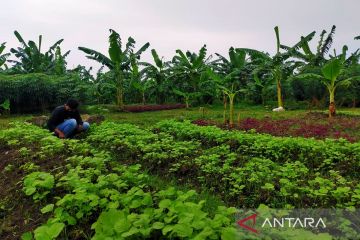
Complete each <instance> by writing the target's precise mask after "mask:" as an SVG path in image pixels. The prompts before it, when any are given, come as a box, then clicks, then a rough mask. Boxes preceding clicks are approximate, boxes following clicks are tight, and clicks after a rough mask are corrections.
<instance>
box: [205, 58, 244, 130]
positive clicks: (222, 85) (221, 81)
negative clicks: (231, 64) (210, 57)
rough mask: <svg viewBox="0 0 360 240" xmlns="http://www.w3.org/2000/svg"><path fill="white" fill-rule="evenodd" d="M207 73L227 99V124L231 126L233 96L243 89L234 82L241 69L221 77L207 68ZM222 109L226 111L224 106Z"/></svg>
mask: <svg viewBox="0 0 360 240" xmlns="http://www.w3.org/2000/svg"><path fill="white" fill-rule="evenodd" d="M244 58H245V56H244ZM207 74H208V75H209V77H210V78H211V79H212V80H213V81H214V82H215V83H216V85H217V87H218V89H220V90H221V91H222V92H223V93H224V94H225V95H226V96H227V97H228V99H229V125H230V127H233V125H234V103H235V97H236V95H237V94H238V93H240V92H241V91H243V89H240V87H239V86H236V85H238V84H236V82H237V81H236V79H237V77H238V76H239V75H240V74H241V69H234V70H233V72H231V73H229V74H227V75H226V76H224V77H223V76H221V75H219V74H217V73H215V72H214V71H213V70H212V69H210V68H208V69H207ZM224 111H226V108H225V109H224Z"/></svg>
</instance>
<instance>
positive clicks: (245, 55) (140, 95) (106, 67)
mask: <svg viewBox="0 0 360 240" xmlns="http://www.w3.org/2000/svg"><path fill="white" fill-rule="evenodd" d="M335 30H336V26H333V27H332V28H331V30H330V31H329V32H327V31H326V30H323V31H322V32H321V33H320V35H319V36H318V43H317V46H316V48H315V49H311V47H310V43H311V42H312V41H315V40H314V38H315V36H316V32H315V31H314V32H311V33H309V34H307V35H305V36H301V37H300V39H299V41H298V42H297V43H296V44H294V45H293V46H287V45H285V44H283V43H282V42H281V41H280V33H279V28H278V27H275V28H274V32H275V44H274V46H275V47H276V52H275V54H274V55H272V56H271V55H270V54H268V53H266V52H263V51H260V50H256V49H248V48H235V47H230V48H229V51H228V56H222V55H221V54H218V53H215V54H214V55H209V54H208V52H207V47H206V45H204V46H203V47H202V48H201V49H200V50H199V51H198V52H191V51H186V52H184V51H182V50H180V49H178V50H176V54H175V56H174V57H173V58H172V59H171V60H168V61H167V60H165V59H164V58H161V57H159V54H158V53H157V51H156V50H155V49H151V54H152V57H153V62H152V63H150V62H144V61H141V55H142V54H143V53H144V52H145V51H147V50H148V49H149V47H150V44H149V43H146V44H144V45H143V46H141V47H140V48H136V47H135V44H136V41H135V40H134V39H133V38H132V37H129V38H128V39H127V41H126V42H125V41H123V40H122V39H121V37H120V35H119V34H118V33H117V32H116V31H114V30H112V29H110V35H109V48H108V53H107V54H103V53H100V52H98V51H96V50H93V49H91V48H88V47H79V48H78V49H79V50H80V51H82V52H84V53H85V54H86V57H87V58H89V59H92V60H94V61H96V62H98V63H100V64H101V65H102V67H101V68H100V70H99V71H98V72H97V73H95V74H92V68H86V67H84V66H82V65H78V67H76V68H74V69H68V68H67V62H66V58H67V57H68V55H69V53H70V51H66V52H65V53H63V51H62V49H61V43H62V42H63V39H61V40H59V41H57V42H55V43H54V44H53V45H51V47H50V48H49V49H47V50H46V51H43V49H42V36H41V35H40V36H39V38H38V41H37V43H35V41H32V40H29V41H27V42H26V41H25V40H24V39H23V37H22V36H21V35H20V33H19V32H17V31H15V32H14V35H15V37H16V38H17V40H18V41H19V43H20V45H21V46H20V47H17V48H11V49H10V53H5V50H6V44H5V43H3V44H1V45H0V73H1V74H3V75H19V74H32V73H44V74H48V75H53V76H64V75H69V76H74V75H76V76H77V78H79V79H80V80H81V81H82V82H84V83H86V84H88V87H89V89H90V92H91V94H90V97H89V98H91V99H88V100H89V102H95V103H116V104H117V106H118V107H119V108H120V109H123V108H124V105H125V103H127V104H128V103H135V102H137V103H138V102H142V103H143V104H145V103H147V102H151V103H157V104H163V103H166V102H176V101H183V102H185V103H186V105H187V106H190V104H198V105H200V104H213V103H214V102H215V101H219V100H221V101H223V102H224V104H225V106H226V104H229V111H230V116H233V111H234V110H233V109H234V102H235V100H236V99H238V100H242V99H247V100H251V101H252V102H254V103H257V104H265V103H266V102H267V101H269V100H273V99H276V102H277V106H278V107H279V108H283V107H284V99H289V98H292V99H295V100H298V101H302V100H308V101H313V102H316V101H320V100H321V99H322V100H323V102H326V103H327V104H328V105H329V115H330V116H333V115H334V114H335V112H336V107H335V105H336V102H339V101H336V99H335V93H336V92H337V91H339V90H340V92H341V99H342V100H341V101H346V102H351V103H352V105H353V106H356V105H357V103H358V99H359V97H360V95H359V91H358V90H360V79H359V76H360V64H359V58H360V50H359V49H357V50H356V51H355V52H352V53H349V51H348V47H347V46H343V48H342V49H341V50H340V51H336V50H335V49H331V46H332V43H333V41H334V34H335ZM359 39H360V36H357V37H355V38H354V40H359ZM331 50H332V51H331ZM10 56H14V57H15V58H16V60H10V59H9V57H10ZM325 98H327V100H326V99H325ZM344 99H345V100H344ZM0 100H1V99H0ZM341 101H340V103H341ZM230 120H231V119H230Z"/></svg>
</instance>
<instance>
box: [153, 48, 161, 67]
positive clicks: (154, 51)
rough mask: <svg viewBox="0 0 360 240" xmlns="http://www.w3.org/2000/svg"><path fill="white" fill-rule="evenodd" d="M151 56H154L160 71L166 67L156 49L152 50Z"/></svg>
mask: <svg viewBox="0 0 360 240" xmlns="http://www.w3.org/2000/svg"><path fill="white" fill-rule="evenodd" d="M151 55H152V56H153V59H154V62H155V64H156V66H157V67H158V68H160V69H162V68H163V67H164V65H163V62H162V60H161V59H160V58H159V55H158V54H157V52H156V50H155V49H151Z"/></svg>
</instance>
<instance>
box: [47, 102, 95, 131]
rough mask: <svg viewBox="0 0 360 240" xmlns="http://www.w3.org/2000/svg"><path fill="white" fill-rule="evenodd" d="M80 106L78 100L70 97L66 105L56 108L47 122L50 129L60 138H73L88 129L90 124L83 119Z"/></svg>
mask: <svg viewBox="0 0 360 240" xmlns="http://www.w3.org/2000/svg"><path fill="white" fill-rule="evenodd" d="M78 106H79V102H78V101H76V100H74V99H69V100H68V101H67V102H66V103H65V104H64V105H62V106H58V107H57V108H55V110H54V111H53V112H52V114H51V117H50V119H49V121H48V123H47V126H48V128H49V130H50V131H51V132H54V134H55V135H56V136H57V137H59V138H71V137H73V136H74V135H75V134H76V133H80V132H82V131H86V130H88V129H89V127H90V124H89V123H88V122H83V121H82V119H81V116H80V113H79V111H78V110H77V108H78Z"/></svg>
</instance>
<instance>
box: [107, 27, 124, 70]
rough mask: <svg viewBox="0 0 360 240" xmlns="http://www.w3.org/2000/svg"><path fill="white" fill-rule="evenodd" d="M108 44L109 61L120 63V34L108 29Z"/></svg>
mask: <svg viewBox="0 0 360 240" xmlns="http://www.w3.org/2000/svg"><path fill="white" fill-rule="evenodd" d="M109 44H110V45H109V56H110V59H111V61H113V62H116V63H120V62H121V61H122V58H123V56H122V55H123V54H122V51H121V38H120V35H119V34H118V33H117V32H115V31H114V30H112V29H110V36H109Z"/></svg>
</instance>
